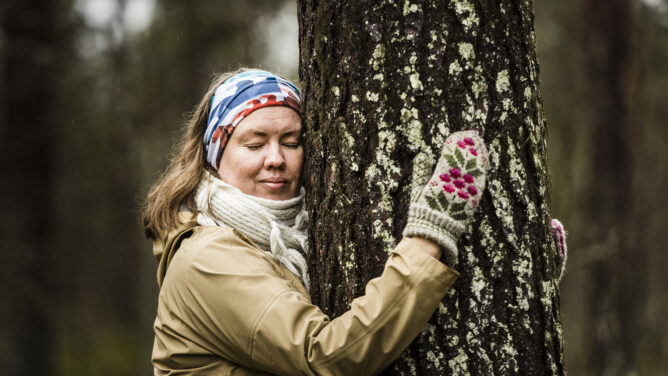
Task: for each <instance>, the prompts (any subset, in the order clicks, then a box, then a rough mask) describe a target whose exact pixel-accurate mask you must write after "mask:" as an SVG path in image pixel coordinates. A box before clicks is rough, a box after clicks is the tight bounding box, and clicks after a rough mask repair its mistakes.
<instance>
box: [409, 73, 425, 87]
mask: <svg viewBox="0 0 668 376" xmlns="http://www.w3.org/2000/svg"><path fill="white" fill-rule="evenodd" d="M409 79H410V81H411V87H412V88H413V90H418V91H419V90H422V89H423V88H424V87H423V86H422V82H420V73H417V72H416V73H413V74H411V75H410V76H409Z"/></svg>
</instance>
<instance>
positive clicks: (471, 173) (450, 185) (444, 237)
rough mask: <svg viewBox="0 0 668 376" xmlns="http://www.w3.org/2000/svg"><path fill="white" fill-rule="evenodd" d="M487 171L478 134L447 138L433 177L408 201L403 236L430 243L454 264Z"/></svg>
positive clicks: (486, 156) (453, 135)
mask: <svg viewBox="0 0 668 376" xmlns="http://www.w3.org/2000/svg"><path fill="white" fill-rule="evenodd" d="M488 169H489V156H488V152H487V148H486V147H485V143H484V142H483V140H482V138H480V136H479V135H478V132H476V131H462V132H455V133H453V134H451V135H450V136H449V137H448V138H447V139H446V140H445V144H444V145H443V150H442V151H441V156H440V158H439V160H438V163H437V164H436V168H435V169H434V174H433V175H432V177H431V179H429V182H428V183H427V185H425V187H424V188H423V189H422V192H420V194H419V195H418V196H417V197H415V198H414V199H413V200H412V201H411V204H410V207H409V209H408V223H407V224H406V228H404V232H403V234H404V236H419V237H422V238H425V239H429V240H431V241H434V242H436V243H438V244H439V245H440V246H441V247H442V248H443V249H444V250H445V251H446V252H448V253H447V254H446V258H450V259H451V258H454V259H455V260H456V259H457V255H458V252H457V241H458V240H459V237H460V236H461V235H462V233H464V230H465V229H466V225H467V224H468V222H469V221H470V220H471V218H472V217H473V213H474V212H475V210H476V208H477V206H478V202H479V201H480V197H481V196H482V192H483V190H484V189H485V180H486V175H487V170H488ZM448 256H450V257H448Z"/></svg>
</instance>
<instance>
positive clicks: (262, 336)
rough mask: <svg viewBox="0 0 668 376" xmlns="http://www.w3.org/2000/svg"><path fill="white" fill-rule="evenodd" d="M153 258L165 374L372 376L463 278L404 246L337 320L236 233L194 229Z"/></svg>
mask: <svg viewBox="0 0 668 376" xmlns="http://www.w3.org/2000/svg"><path fill="white" fill-rule="evenodd" d="M177 249H178V252H177ZM154 253H155V256H156V257H157V258H158V260H159V267H158V284H159V285H160V297H159V301H158V314H157V317H156V320H155V324H154V330H155V342H154V346H153V366H154V369H155V374H156V375H192V374H196V375H261V374H267V373H269V374H278V375H373V374H376V373H378V372H380V371H381V370H383V368H385V367H387V366H388V365H389V364H390V363H391V362H392V361H393V360H394V359H396V358H397V357H398V356H399V354H400V353H401V352H402V351H403V350H404V349H405V348H406V347H407V346H408V345H409V344H410V342H411V341H412V340H413V339H414V338H415V337H416V336H417V334H418V333H419V332H420V330H421V329H422V327H423V326H424V325H425V323H426V322H427V320H428V319H429V317H430V316H431V315H432V313H433V312H434V310H435V309H436V307H437V306H438V303H439V302H440V301H441V299H443V297H444V295H445V293H446V292H447V290H448V288H449V287H450V286H451V285H452V283H453V282H454V281H455V279H456V278H457V276H458V274H457V272H455V271H454V270H452V269H450V268H448V267H447V266H445V265H444V264H442V263H441V262H439V261H438V260H436V259H435V258H433V257H432V256H430V255H428V254H427V253H426V252H424V251H422V250H420V249H419V246H418V245H417V244H416V241H414V240H411V239H408V238H407V239H404V240H402V241H401V242H400V243H399V245H397V247H396V248H395V249H394V251H393V252H392V253H391V255H390V257H389V259H388V261H387V263H386V264H385V269H384V271H383V274H382V275H381V276H380V277H378V278H376V279H373V280H371V281H370V282H369V283H368V284H367V286H366V292H365V294H364V296H361V297H358V298H357V299H355V300H353V302H352V304H351V308H350V310H349V311H348V312H346V313H344V314H343V315H341V316H340V317H337V318H335V319H334V320H330V318H329V317H327V315H325V314H324V313H323V312H322V311H321V310H320V309H319V308H318V307H317V306H315V305H313V304H312V303H311V299H310V297H309V294H308V293H307V291H306V290H305V288H304V286H303V285H302V283H301V281H300V280H299V279H298V278H297V277H296V276H295V275H294V274H292V273H291V272H290V271H289V270H288V269H286V268H285V267H284V266H282V265H280V264H278V263H277V262H276V261H275V260H274V259H273V258H271V257H270V256H269V255H268V254H267V253H266V252H264V251H262V250H261V249H259V248H258V247H257V246H256V245H255V244H254V243H253V242H252V241H251V240H250V239H248V238H247V237H246V236H244V235H243V234H241V233H240V232H238V231H236V230H234V229H230V228H223V227H208V226H197V224H196V223H194V222H192V221H191V222H187V223H185V224H183V225H182V226H181V227H180V228H178V229H176V230H175V231H174V232H173V233H172V234H171V235H170V236H169V237H168V238H167V239H164V240H161V241H156V242H155V244H154Z"/></svg>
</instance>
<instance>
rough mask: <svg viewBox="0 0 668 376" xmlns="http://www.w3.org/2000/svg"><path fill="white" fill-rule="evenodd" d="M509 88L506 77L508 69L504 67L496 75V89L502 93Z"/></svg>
mask: <svg viewBox="0 0 668 376" xmlns="http://www.w3.org/2000/svg"><path fill="white" fill-rule="evenodd" d="M509 90H510V78H509V77H508V70H507V69H504V70H502V71H501V72H499V73H498V74H497V76H496V91H497V92H498V93H499V94H502V93H503V92H504V91H509Z"/></svg>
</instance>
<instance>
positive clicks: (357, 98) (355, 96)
mask: <svg viewBox="0 0 668 376" xmlns="http://www.w3.org/2000/svg"><path fill="white" fill-rule="evenodd" d="M350 100H351V101H353V103H357V102H359V101H360V97H358V96H357V95H355V94H353V95H351V96H350Z"/></svg>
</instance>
